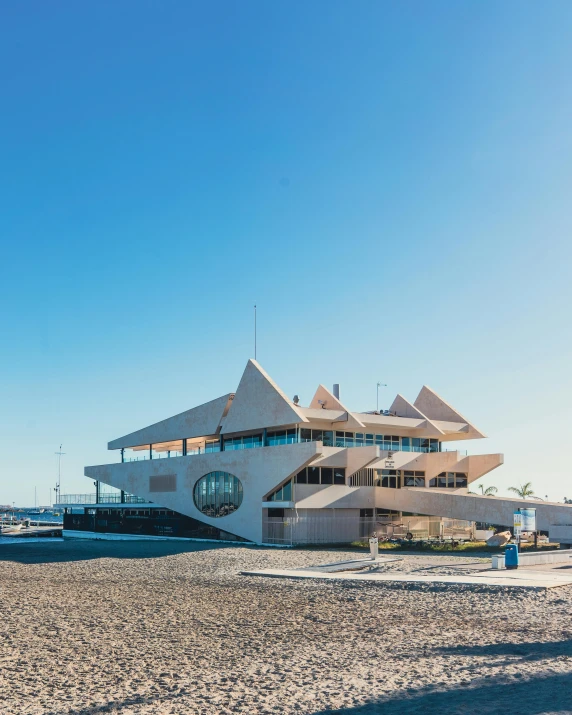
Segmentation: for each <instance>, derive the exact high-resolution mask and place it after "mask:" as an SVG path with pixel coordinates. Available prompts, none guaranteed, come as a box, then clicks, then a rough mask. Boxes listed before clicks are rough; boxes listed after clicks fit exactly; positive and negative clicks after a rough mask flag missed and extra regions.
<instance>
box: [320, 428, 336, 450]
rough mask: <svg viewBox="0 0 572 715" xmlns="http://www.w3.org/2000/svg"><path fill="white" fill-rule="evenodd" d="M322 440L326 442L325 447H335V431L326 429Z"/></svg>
mask: <svg viewBox="0 0 572 715" xmlns="http://www.w3.org/2000/svg"><path fill="white" fill-rule="evenodd" d="M322 442H323V443H324V447H333V446H334V433H333V432H329V431H324V432H323V437H322Z"/></svg>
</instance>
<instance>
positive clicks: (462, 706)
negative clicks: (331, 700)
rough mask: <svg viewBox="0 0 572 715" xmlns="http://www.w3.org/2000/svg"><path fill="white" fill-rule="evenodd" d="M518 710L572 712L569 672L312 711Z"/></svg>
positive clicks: (478, 713)
mask: <svg viewBox="0 0 572 715" xmlns="http://www.w3.org/2000/svg"><path fill="white" fill-rule="evenodd" d="M491 680H492V679H491ZM515 711H518V713H519V715H546V714H547V713H550V715H560V714H562V715H564V714H565V713H572V678H571V677H570V675H569V674H568V673H564V674H558V675H547V676H537V677H533V678H528V679H526V680H525V679H524V678H523V679H522V680H520V681H516V682H515V681H514V680H510V681H507V680H502V681H501V680H499V679H496V678H495V679H494V681H492V682H491V681H490V680H489V681H482V680H481V681H479V682H478V683H477V684H470V685H467V686H466V687H460V688H459V687H457V688H452V689H451V690H445V691H442V690H440V691H436V690H428V689H424V690H419V691H412V690H409V691H406V692H403V691H401V692H400V693H399V694H396V695H394V696H392V697H389V698H383V699H379V700H376V701H374V702H371V703H367V704H365V705H358V706H356V707H349V708H341V709H337V710H336V709H334V710H329V709H326V710H314V711H311V712H312V715H404V714H407V715H409V714H411V715H415V714H417V713H418V714H421V713H423V715H428V714H429V713H441V714H442V715H500V714H501V713H502V714H504V713H510V712H515ZM308 712H310V711H308Z"/></svg>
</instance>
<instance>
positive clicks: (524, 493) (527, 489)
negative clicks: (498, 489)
mask: <svg viewBox="0 0 572 715" xmlns="http://www.w3.org/2000/svg"><path fill="white" fill-rule="evenodd" d="M508 490H509V492H513V493H514V494H516V495H517V496H519V497H520V498H521V499H526V498H527V497H534V490H533V489H532V482H526V483H525V484H521V485H520V487H509V488H508Z"/></svg>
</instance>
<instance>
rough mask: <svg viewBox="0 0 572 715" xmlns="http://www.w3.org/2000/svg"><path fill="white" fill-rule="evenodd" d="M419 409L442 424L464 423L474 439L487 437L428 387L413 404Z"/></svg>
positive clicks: (422, 389) (425, 387) (424, 388)
mask: <svg viewBox="0 0 572 715" xmlns="http://www.w3.org/2000/svg"><path fill="white" fill-rule="evenodd" d="M413 404H414V406H415V407H417V409H419V410H421V411H422V412H424V413H425V414H426V415H427V417H428V418H429V419H432V420H438V421H442V422H464V423H465V424H467V425H468V426H469V434H471V435H472V436H473V437H486V435H485V434H483V433H482V432H481V431H480V430H478V429H477V428H476V427H475V426H474V425H473V424H472V423H471V422H469V420H468V419H467V418H466V417H463V415H462V414H461V413H460V412H459V411H458V410H456V409H455V408H454V407H452V406H451V405H450V404H449V403H448V402H446V401H445V400H444V399H443V398H442V397H440V396H439V395H438V394H437V393H436V392H435V390H433V389H431V388H430V387H429V386H428V385H423V387H422V388H421V391H420V392H419V394H418V395H417V399H416V400H415V402H414V403H413Z"/></svg>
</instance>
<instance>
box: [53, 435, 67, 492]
mask: <svg viewBox="0 0 572 715" xmlns="http://www.w3.org/2000/svg"><path fill="white" fill-rule="evenodd" d="M55 454H57V455H58V483H57V484H56V488H55V492H56V500H57V501H58V503H59V501H60V492H61V488H60V487H61V483H62V454H65V452H62V445H61V444H60V449H59V451H58V452H55Z"/></svg>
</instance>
